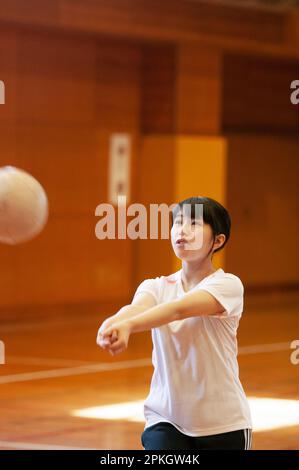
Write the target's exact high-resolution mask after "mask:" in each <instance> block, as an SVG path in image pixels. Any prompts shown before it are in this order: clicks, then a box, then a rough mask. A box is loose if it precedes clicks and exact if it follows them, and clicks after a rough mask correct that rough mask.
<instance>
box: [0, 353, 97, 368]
mask: <svg viewBox="0 0 299 470" xmlns="http://www.w3.org/2000/svg"><path fill="white" fill-rule="evenodd" d="M5 363H6V364H22V365H30V366H41V365H44V366H51V367H77V366H86V365H90V364H94V362H91V361H80V360H77V361H76V360H74V359H73V360H70V359H61V358H57V359H56V358H52V359H49V358H47V357H30V356H6V357H5Z"/></svg>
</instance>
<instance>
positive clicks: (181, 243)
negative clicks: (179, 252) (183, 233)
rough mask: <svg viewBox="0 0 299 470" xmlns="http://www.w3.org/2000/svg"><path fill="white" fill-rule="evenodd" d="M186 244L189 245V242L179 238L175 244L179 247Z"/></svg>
mask: <svg viewBox="0 0 299 470" xmlns="http://www.w3.org/2000/svg"><path fill="white" fill-rule="evenodd" d="M186 243H188V241H187V240H186V239H185V238H178V239H177V241H176V242H175V244H176V245H177V246H182V245H185V244H186Z"/></svg>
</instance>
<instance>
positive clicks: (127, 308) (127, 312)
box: [114, 304, 148, 320]
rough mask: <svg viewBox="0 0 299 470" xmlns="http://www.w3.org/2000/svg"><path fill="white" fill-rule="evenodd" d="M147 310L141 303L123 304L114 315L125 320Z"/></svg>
mask: <svg viewBox="0 0 299 470" xmlns="http://www.w3.org/2000/svg"><path fill="white" fill-rule="evenodd" d="M146 310H148V308H147V307H144V306H143V305H131V304H130V305H124V307H122V308H121V309H120V310H119V311H118V312H117V313H116V314H115V315H114V316H115V317H116V318H117V319H119V320H127V319H130V318H133V317H135V316H136V315H139V314H140V313H143V312H145V311H146Z"/></svg>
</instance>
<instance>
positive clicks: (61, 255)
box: [0, 0, 299, 449]
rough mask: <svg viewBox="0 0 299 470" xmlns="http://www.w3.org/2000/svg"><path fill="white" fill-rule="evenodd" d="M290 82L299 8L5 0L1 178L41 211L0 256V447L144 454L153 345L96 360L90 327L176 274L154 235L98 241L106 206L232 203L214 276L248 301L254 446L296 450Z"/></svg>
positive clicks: (244, 349) (297, 156) (245, 345)
mask: <svg viewBox="0 0 299 470" xmlns="http://www.w3.org/2000/svg"><path fill="white" fill-rule="evenodd" d="M296 79H297V80H299V2H296V1H283V0H281V1H279V0H277V1H265V0H264V1H263V0H260V1H245V0H242V1H241V0H240V1H229V0H227V1H226V0H223V1H213V0H211V1H201V0H164V1H163V2H159V1H156V0H151V1H150V2H148V1H145V0H109V1H108V0H51V1H50V0H26V1H25V0H1V5H0V80H2V81H3V83H4V84H5V104H3V105H0V166H4V165H13V166H16V167H19V168H22V169H24V170H26V171H28V172H29V173H31V174H32V175H33V176H35V178H37V179H38V180H39V181H40V183H41V184H42V185H43V187H44V188H45V190H46V192H47V195H48V198H49V206H50V216H49V221H48V224H47V226H46V228H45V230H44V231H43V232H42V234H41V235H39V236H38V237H37V238H36V239H34V240H32V241H30V242H28V243H25V244H22V245H18V246H8V245H4V244H0V340H2V341H4V343H5V353H6V360H5V364H3V365H1V366H0V396H1V402H2V406H3V411H1V415H2V417H1V420H2V423H1V431H0V448H2V449H10V448H16V449H18V448H32V449H39V448H60V447H61V448H72V447H74V448H98V449H138V448H139V449H141V443H140V440H139V435H140V432H141V431H142V429H143V422H142V416H141V417H140V409H141V411H142V406H141V405H142V400H143V399H144V398H145V397H146V395H147V392H148V388H149V382H150V377H151V373H152V366H151V360H150V356H151V340H150V334H149V333H142V334H138V335H134V337H132V339H131V340H130V341H131V344H130V347H129V349H128V350H127V351H126V352H125V353H124V354H123V355H121V356H119V357H117V358H111V356H110V355H108V354H107V353H105V352H104V351H102V350H100V349H99V348H97V346H96V344H95V339H96V333H97V328H98V327H99V326H100V324H101V322H102V321H103V320H104V319H105V318H106V317H107V316H110V315H112V314H114V313H115V312H116V311H117V310H118V309H119V308H120V307H121V306H123V305H125V304H127V303H130V302H131V300H132V296H133V294H134V292H135V290H136V288H137V286H138V284H139V283H140V282H141V281H142V280H143V279H146V278H151V277H156V276H161V275H167V274H170V273H171V272H174V271H175V270H177V269H179V268H180V265H179V263H178V260H177V259H175V257H174V255H173V252H172V248H171V244H170V241H169V240H150V239H145V240H140V239H137V240H130V239H124V240H119V239H115V240H98V239H97V238H96V236H95V226H96V223H97V221H98V219H99V218H98V217H96V216H95V209H96V207H97V206H98V204H100V203H106V202H111V203H113V204H115V199H113V198H115V195H117V193H119V194H125V195H127V203H128V204H132V203H142V204H144V205H145V206H146V207H149V205H150V204H153V203H156V204H161V203H166V204H169V205H170V204H172V203H174V202H178V201H179V200H181V199H184V198H187V197H189V196H196V195H205V196H209V197H212V198H214V199H217V200H218V201H220V202H222V203H223V204H224V205H225V206H226V207H227V208H228V210H229V211H230V213H231V217H232V222H233V226H232V237H231V240H230V243H229V244H228V246H227V248H226V249H225V252H223V253H220V254H218V255H217V257H216V256H215V266H216V267H219V266H221V267H223V269H224V270H225V271H228V272H232V273H234V274H236V275H238V276H239V277H240V278H241V279H242V281H243V283H244V285H245V289H246V290H245V310H244V318H243V320H242V322H241V326H240V334H239V344H240V357H239V362H240V371H241V379H242V381H243V383H244V388H245V391H246V392H247V394H248V395H249V396H250V397H251V398H252V401H251V403H252V407H253V408H254V414H255V420H256V421H255V423H256V433H255V437H254V447H255V448H269V449H270V448H272V449H278V448H280V449H281V448H283V449H287V448H289V449H294V448H298V433H299V394H298V385H299V365H297V366H296V365H295V364H292V363H291V360H290V355H291V353H292V349H291V347H290V344H291V342H292V341H294V340H297V339H299V316H298V315H299V313H298V299H299V267H298V258H299V248H298V244H297V240H296V234H297V232H298V228H299V227H298V220H299V219H298V216H299V203H298V201H299V199H298V173H299V135H298V130H299V104H298V105H294V104H292V103H291V100H290V95H291V92H292V90H291V88H290V86H291V82H292V81H294V80H296ZM117 146H118V150H117ZM119 147H121V150H119ZM115 148H116V150H115ZM123 149H124V150H123ZM117 151H120V153H122V151H123V152H124V154H125V158H126V162H127V167H126V170H125V171H121V170H117V167H114V166H113V165H114V163H115V158H116V157H115V155H116V154H117ZM113 162H114V163H113ZM117 172H118V173H119V174H117ZM115 207H116V206H115ZM263 400H264V401H263ZM265 410H267V412H266V411H265ZM264 413H265V415H264ZM274 418H275V419H274ZM276 418H277V419H276ZM279 419H280V421H279ZM116 435H117V436H118V439H116V438H115V436H116Z"/></svg>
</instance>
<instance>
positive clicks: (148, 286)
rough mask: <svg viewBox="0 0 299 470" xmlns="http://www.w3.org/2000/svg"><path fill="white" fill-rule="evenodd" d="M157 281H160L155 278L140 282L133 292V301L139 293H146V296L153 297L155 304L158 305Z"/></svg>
mask: <svg viewBox="0 0 299 470" xmlns="http://www.w3.org/2000/svg"><path fill="white" fill-rule="evenodd" d="M159 279H160V278H159V277H156V278H153V279H145V280H144V281H142V282H141V284H139V286H138V287H137V289H136V291H135V294H134V296H133V300H134V299H135V296H136V295H137V294H139V293H140V292H147V293H148V294H151V295H152V296H153V297H154V299H155V301H156V304H158V303H159ZM133 300H132V301H133Z"/></svg>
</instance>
